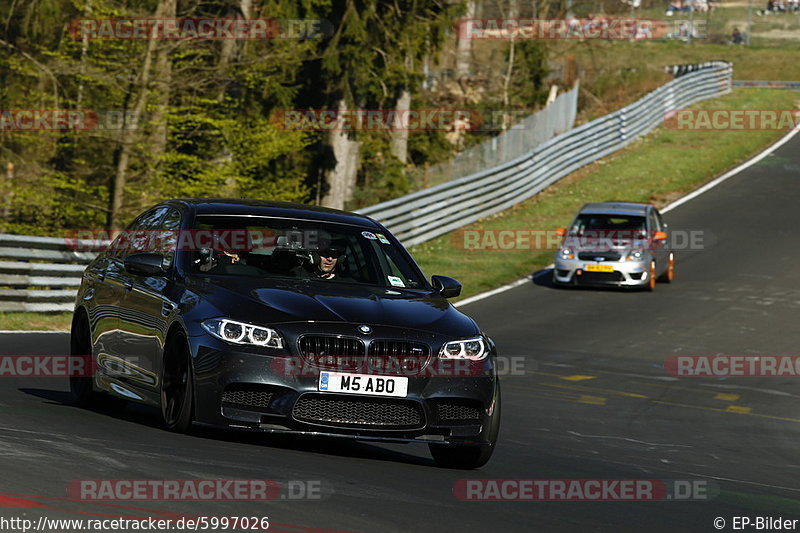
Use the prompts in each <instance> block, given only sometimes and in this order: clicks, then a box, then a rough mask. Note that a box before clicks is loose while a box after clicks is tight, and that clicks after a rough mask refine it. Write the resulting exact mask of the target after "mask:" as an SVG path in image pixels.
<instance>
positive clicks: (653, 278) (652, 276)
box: [646, 261, 656, 292]
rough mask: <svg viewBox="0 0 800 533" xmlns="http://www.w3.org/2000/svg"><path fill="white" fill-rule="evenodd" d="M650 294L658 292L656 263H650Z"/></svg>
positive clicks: (648, 283) (648, 278)
mask: <svg viewBox="0 0 800 533" xmlns="http://www.w3.org/2000/svg"><path fill="white" fill-rule="evenodd" d="M646 289H647V290H648V291H649V292H653V291H654V290H656V262H655V261H651V262H650V272H649V273H648V274H647V286H646Z"/></svg>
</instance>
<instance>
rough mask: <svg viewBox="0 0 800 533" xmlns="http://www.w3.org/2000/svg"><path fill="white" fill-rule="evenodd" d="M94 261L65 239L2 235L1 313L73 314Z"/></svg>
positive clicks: (0, 248) (89, 255)
mask: <svg viewBox="0 0 800 533" xmlns="http://www.w3.org/2000/svg"><path fill="white" fill-rule="evenodd" d="M93 257H94V254H91V253H88V252H78V251H74V250H70V249H69V247H68V246H67V243H66V241H65V240H64V239H57V238H52V237H27V236H23V235H8V234H0V311H6V312H8V311H12V312H19V311H48V312H49V311H72V308H73V305H74V302H75V292H76V290H77V288H78V286H79V285H80V283H81V274H82V272H83V269H84V268H85V267H86V264H87V263H89V262H90V261H91V260H92V258H93Z"/></svg>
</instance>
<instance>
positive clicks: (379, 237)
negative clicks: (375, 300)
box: [190, 215, 426, 289]
mask: <svg viewBox="0 0 800 533" xmlns="http://www.w3.org/2000/svg"><path fill="white" fill-rule="evenodd" d="M195 231H196V232H197V235H198V236H199V235H201V234H205V235H210V236H212V238H211V239H207V240H208V241H209V245H208V247H205V248H199V249H197V250H195V251H193V252H192V253H191V261H190V264H191V265H192V267H191V268H192V270H193V271H194V272H196V273H203V274H211V275H215V274H219V275H229V276H249V277H260V278H295V279H317V280H326V281H329V282H331V283H359V284H366V285H377V286H380V287H397V288H412V289H423V288H425V287H426V285H425V282H424V280H423V278H422V276H421V274H420V272H419V270H418V268H416V266H415V265H414V264H413V263H412V262H411V261H410V259H409V258H408V255H407V254H406V252H405V251H404V250H403V249H402V247H401V245H400V244H399V243H397V242H396V241H395V240H394V238H392V237H390V236H389V235H387V234H382V233H375V232H374V231H370V230H369V229H367V228H363V227H357V226H350V225H345V224H334V223H326V222H316V221H299V220H285V219H277V218H269V217H242V216H221V215H200V216H198V217H197V219H196V221H195Z"/></svg>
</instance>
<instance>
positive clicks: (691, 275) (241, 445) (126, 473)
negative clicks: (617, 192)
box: [0, 136, 800, 533]
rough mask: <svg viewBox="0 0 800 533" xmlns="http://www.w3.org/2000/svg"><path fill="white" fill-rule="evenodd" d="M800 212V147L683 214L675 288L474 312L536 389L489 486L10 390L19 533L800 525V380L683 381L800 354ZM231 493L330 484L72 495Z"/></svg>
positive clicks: (58, 391)
mask: <svg viewBox="0 0 800 533" xmlns="http://www.w3.org/2000/svg"><path fill="white" fill-rule="evenodd" d="M587 200H589V199H587ZM798 205H800V136H798V137H796V138H794V139H793V140H792V141H790V142H788V143H787V144H785V145H783V146H782V147H780V148H779V149H777V150H776V151H775V152H774V153H773V154H771V155H769V156H768V157H766V158H764V159H763V160H762V161H760V162H759V163H758V164H756V165H754V166H752V167H750V168H748V169H747V170H745V171H743V172H741V173H739V174H738V175H736V176H734V177H733V178H731V179H729V180H728V181H726V182H724V183H722V184H720V185H719V186H717V187H715V188H713V189H711V190H710V191H708V192H706V193H705V194H703V195H701V196H699V197H697V198H695V199H693V200H692V201H690V202H687V203H685V204H683V205H681V206H679V207H677V208H676V209H674V210H672V211H670V212H669V213H667V214H666V215H665V219H666V220H667V222H668V223H669V224H670V226H671V228H672V229H673V230H685V231H695V232H702V236H703V245H702V247H701V249H696V250H687V251H683V252H681V253H679V254H678V255H677V279H676V281H675V282H674V283H673V284H659V285H658V286H657V288H656V291H655V292H654V293H644V292H617V291H607V290H584V289H582V290H569V289H556V288H553V287H551V286H550V284H549V283H548V281H547V280H548V279H549V275H548V273H547V272H545V273H543V274H539V275H536V276H532V280H531V282H530V283H526V284H524V285H521V286H519V287H517V288H515V289H513V290H509V291H506V292H503V293H501V294H498V295H496V296H493V297H490V298H487V299H484V300H481V301H478V302H475V303H471V304H468V305H465V306H464V307H462V310H463V311H465V312H466V313H468V314H470V315H471V316H473V317H474V318H476V319H477V321H478V323H479V324H481V326H482V327H483V328H484V330H485V331H486V332H487V333H488V334H489V335H490V336H491V337H493V338H494V339H495V341H496V342H497V344H498V349H499V352H500V353H501V354H502V355H503V356H507V357H517V358H522V359H518V361H522V363H521V368H522V370H523V371H522V372H514V373H513V374H514V375H507V376H504V377H503V379H502V387H503V422H502V429H501V434H500V445H499V447H498V449H497V451H496V452H495V455H494V457H493V458H492V460H491V462H490V463H489V464H488V465H487V466H486V467H484V468H482V469H480V470H476V471H459V470H447V469H442V468H438V467H436V466H434V464H433V461H432V460H431V459H430V456H429V455H428V450H427V447H425V446H416V445H372V444H365V443H357V442H349V441H335V440H322V439H320V440H317V439H299V438H287V437H274V436H272V437H268V436H263V435H254V434H241V433H235V432H220V431H210V430H202V431H200V432H199V434H198V435H194V436H185V435H178V434H173V433H169V432H167V431H165V430H162V429H161V428H160V426H159V418H158V416H157V413H155V412H154V411H151V410H148V409H145V408H141V407H137V406H130V405H129V406H126V407H124V408H122V409H121V410H119V409H116V410H115V409H101V410H85V409H79V408H76V407H73V406H71V405H69V403H68V400H67V392H66V391H67V390H68V386H67V382H66V380H65V379H63V378H35V379H26V378H10V377H4V378H2V379H0V517H5V518H14V517H16V518H23V517H24V518H26V519H31V520H34V521H37V520H38V518H39V517H40V516H46V517H48V518H51V519H55V518H74V519H86V518H108V517H115V516H116V517H119V516H122V517H129V518H131V517H146V516H152V517H159V518H177V517H197V516H218V517H222V516H227V517H235V516H239V517H241V516H252V517H264V516H268V517H269V523H270V526H269V530H271V531H296V532H302V531H311V530H337V531H369V532H372V531H376V532H377V531H381V532H384V531H386V532H388V531H431V532H437V533H441V532H445V531H503V532H505V531H539V532H549V531H576V532H577V531H581V532H582V531H608V532H619V531H631V532H648V533H651V532H657V531H669V532H683V531H719V530H722V531H735V529H734V525H735V524H736V522H734V517H741V516H746V517H749V518H750V519H751V520H752V521H753V523H755V520H756V519H757V517H762V518H767V517H769V518H773V519H775V518H778V517H782V518H783V519H788V518H800V501H798V498H800V456H799V454H798V448H799V447H800V378H792V377H774V378H679V377H673V376H670V375H669V374H667V373H666V372H665V370H664V368H663V364H664V361H665V359H666V358H667V357H669V356H673V355H718V354H725V355H795V354H798V353H800V326H799V324H800V319H799V318H798V317H799V316H800V285H799V284H798V273H800V246H798V243H800V232H798V224H797V220H798V208H797V206H798ZM495 253H497V252H495ZM508 253H525V252H508ZM429 274H433V273H429ZM441 274H447V273H446V272H442V273H441ZM68 349H69V342H68V336H67V335H66V334H35V333H21V334H3V335H2V336H0V352H2V354H3V355H21V354H65V353H68ZM217 478H227V479H270V480H275V481H278V482H279V483H287V482H289V481H290V480H295V481H311V482H318V483H319V484H320V485H319V486H320V487H321V491H320V492H319V498H315V499H301V500H294V499H290V498H277V499H276V500H274V501H269V502H248V501H216V502H198V501H177V502H165V501H135V502H131V501H127V502H125V501H122V502H120V501H116V502H108V501H76V500H73V499H70V498H69V493H68V489H67V488H68V486H69V485H70V483H71V482H74V481H75V480H85V479H129V480H133V479H175V480H180V479H217ZM490 478H491V479H506V478H514V479H520V478H524V479H539V480H543V479H550V480H552V479H609V480H625V479H654V480H662V481H665V482H667V483H673V482H674V481H675V480H678V481H687V480H688V481H691V480H696V481H700V482H701V485H699V486H703V487H706V488H707V489H708V490H707V491H706V494H705V496H706V499H693V500H691V501H684V500H679V499H676V498H672V499H665V500H663V501H623V502H618V501H617V502H598V501H594V502H592V501H560V502H542V501H502V502H498V501H461V500H459V499H457V498H456V497H455V496H454V494H453V488H454V486H455V485H456V484H457V483H458V480H464V479H490ZM698 496H701V495H699V494H698ZM717 518H721V519H724V521H725V524H724V526H723V528H722V529H718V527H715V524H714V521H715V519H717ZM798 524H800V522H799V523H798ZM720 525H722V523H721V522H719V521H717V526H720ZM739 525H740V526H741V522H739ZM3 529H4V530H9V531H10V530H13V529H11V527H10V526H9V527H6V528H3ZM740 529H743V530H745V531H747V530H750V531H755V530H756V529H755V527H754V526H750V527H740ZM797 529H800V526H799V527H798V528H797ZM51 530H52V529H51ZM762 530H765V529H762ZM789 530H790V531H791V530H792V529H789ZM218 531H219V529H218Z"/></svg>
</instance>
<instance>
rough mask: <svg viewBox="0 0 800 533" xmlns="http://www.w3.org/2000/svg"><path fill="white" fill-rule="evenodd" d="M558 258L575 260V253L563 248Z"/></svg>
mask: <svg viewBox="0 0 800 533" xmlns="http://www.w3.org/2000/svg"><path fill="white" fill-rule="evenodd" d="M558 256H559V257H560V258H561V259H575V252H573V251H572V250H571V249H570V248H562V249H561V250H559V252H558Z"/></svg>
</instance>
